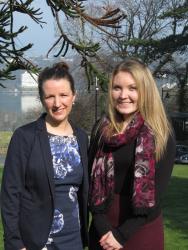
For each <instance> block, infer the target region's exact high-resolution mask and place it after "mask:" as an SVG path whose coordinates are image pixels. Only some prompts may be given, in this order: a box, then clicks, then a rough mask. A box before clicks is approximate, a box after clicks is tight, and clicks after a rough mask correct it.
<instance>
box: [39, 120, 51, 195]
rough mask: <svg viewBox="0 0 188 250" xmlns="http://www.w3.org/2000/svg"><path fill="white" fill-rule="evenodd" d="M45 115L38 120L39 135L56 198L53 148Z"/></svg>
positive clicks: (49, 179)
mask: <svg viewBox="0 0 188 250" xmlns="http://www.w3.org/2000/svg"><path fill="white" fill-rule="evenodd" d="M44 117H45V116H44V115H42V116H41V118H39V120H38V121H39V122H38V129H39V130H40V131H39V133H38V135H39V141H40V145H41V152H42V157H43V161H44V165H45V169H46V173H47V176H48V181H49V185H50V189H51V192H52V197H53V200H54V193H55V186H54V179H53V178H54V172H53V162H52V154H51V149H50V144H49V140H48V134H47V130H46V126H45V119H44Z"/></svg>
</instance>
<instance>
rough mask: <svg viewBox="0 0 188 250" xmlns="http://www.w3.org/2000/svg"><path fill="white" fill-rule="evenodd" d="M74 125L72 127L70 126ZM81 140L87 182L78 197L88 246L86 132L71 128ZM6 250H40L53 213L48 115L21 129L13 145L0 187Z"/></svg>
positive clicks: (8, 154)
mask: <svg viewBox="0 0 188 250" xmlns="http://www.w3.org/2000/svg"><path fill="white" fill-rule="evenodd" d="M71 125H72V124H71ZM72 128H73V131H74V134H75V136H76V137H77V140H78V145H79V150H80V155H81V160H82V164H83V169H84V178H83V182H82V185H81V187H80V189H79V193H78V201H79V208H80V220H81V230H82V240H83V244H84V245H86V244H87V218H88V216H87V215H88V213H87V196H88V169H87V146H88V139H87V135H86V134H85V132H83V131H82V130H81V129H79V128H76V127H75V126H74V125H72ZM1 203H2V204H1V210H2V221H3V226H4V233H5V234H4V237H5V250H18V249H21V248H23V247H26V249H27V250H41V249H42V248H43V247H44V245H45V243H46V241H47V239H48V235H49V232H50V228H51V224H52V220H53V211H54V180H53V166H52V155H51V150H50V145H49V140H48V134H47V130H46V126H45V114H44V115H42V116H41V117H40V118H39V119H38V120H37V121H35V122H32V123H30V124H27V125H24V126H22V127H20V128H18V129H17V130H16V131H15V132H14V134H13V136H12V139H11V141H10V144H9V148H8V152H7V157H6V160H5V167H4V173H3V180H2V187H1Z"/></svg>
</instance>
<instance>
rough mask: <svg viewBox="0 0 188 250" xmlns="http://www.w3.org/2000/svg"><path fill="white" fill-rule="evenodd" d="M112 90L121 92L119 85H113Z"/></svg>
mask: <svg viewBox="0 0 188 250" xmlns="http://www.w3.org/2000/svg"><path fill="white" fill-rule="evenodd" d="M112 89H113V90H120V89H121V87H120V86H119V85H113V87H112Z"/></svg>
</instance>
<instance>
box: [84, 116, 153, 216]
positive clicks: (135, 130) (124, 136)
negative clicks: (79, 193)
mask: <svg viewBox="0 0 188 250" xmlns="http://www.w3.org/2000/svg"><path fill="white" fill-rule="evenodd" d="M108 124H109V120H108V119H107V118H103V120H102V122H101V125H100V128H99V134H100V136H101V140H100V141H101V142H102V144H101V143H100V145H102V146H100V147H98V149H97V152H96V154H95V158H94V161H93V165H92V172H91V182H90V191H89V205H90V208H91V211H95V212H97V211H101V210H104V209H105V208H107V207H108V205H109V203H110V202H111V200H112V198H113V192H114V159H113V155H112V152H111V151H110V148H117V147H120V146H122V145H125V144H128V143H130V142H132V141H133V140H134V139H136V149H135V163H134V182H133V192H132V207H133V210H134V212H135V214H146V213H148V209H151V208H153V207H154V206H155V144H154V136H153V133H152V131H151V129H150V128H149V127H148V126H147V125H146V123H145V122H144V120H143V118H142V116H141V115H140V113H136V114H135V116H134V117H133V119H132V121H131V122H130V123H129V125H128V126H127V128H126V130H125V132H124V133H121V134H117V135H113V136H112V137H111V138H108V137H107V135H106V131H107V126H108ZM104 148H105V150H104Z"/></svg>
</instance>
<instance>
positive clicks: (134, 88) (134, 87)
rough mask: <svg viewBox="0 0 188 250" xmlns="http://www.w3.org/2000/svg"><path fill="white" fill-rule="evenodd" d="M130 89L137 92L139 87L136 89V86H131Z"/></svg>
mask: <svg viewBox="0 0 188 250" xmlns="http://www.w3.org/2000/svg"><path fill="white" fill-rule="evenodd" d="M129 89H130V90H137V87H136V85H135V86H130V87H129Z"/></svg>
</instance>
